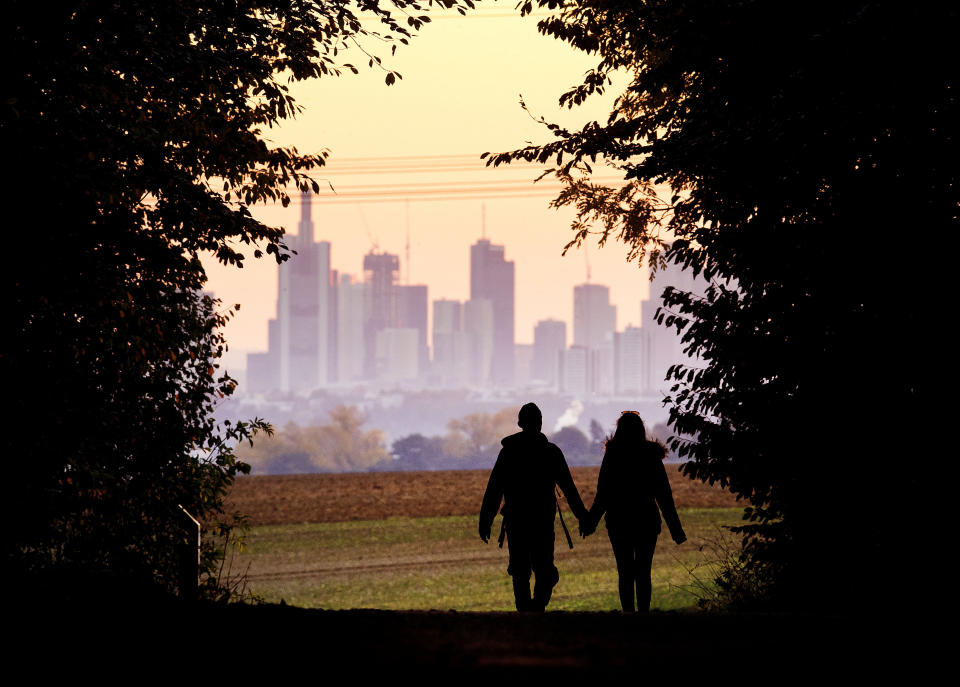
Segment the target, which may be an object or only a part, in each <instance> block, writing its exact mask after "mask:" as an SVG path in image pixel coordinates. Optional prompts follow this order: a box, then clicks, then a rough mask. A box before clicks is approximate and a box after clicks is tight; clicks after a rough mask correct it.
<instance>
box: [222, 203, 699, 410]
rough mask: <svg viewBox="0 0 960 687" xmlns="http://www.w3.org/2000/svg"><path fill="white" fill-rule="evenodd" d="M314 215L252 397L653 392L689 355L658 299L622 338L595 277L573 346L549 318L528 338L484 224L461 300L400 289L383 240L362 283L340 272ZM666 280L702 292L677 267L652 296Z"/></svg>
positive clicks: (303, 223) (424, 289) (577, 316)
mask: <svg viewBox="0 0 960 687" xmlns="http://www.w3.org/2000/svg"><path fill="white" fill-rule="evenodd" d="M311 209H312V204H311V203H310V202H303V203H301V207H300V222H299V224H298V229H299V231H298V233H297V234H296V235H293V236H292V237H291V239H290V243H291V248H292V249H294V250H295V251H296V254H295V255H294V256H293V257H291V259H290V260H289V261H288V262H287V263H285V265H284V266H283V268H282V269H280V270H279V271H278V275H277V284H278V297H277V301H276V311H275V317H274V318H271V319H269V320H268V322H267V326H266V329H267V332H268V345H267V347H266V350H264V351H259V352H250V353H249V354H248V355H247V360H246V365H245V366H244V368H245V369H244V373H245V374H244V375H243V378H244V382H245V383H244V386H245V387H246V388H245V389H243V390H246V391H249V392H251V393H257V392H265V391H271V390H280V391H285V392H290V391H301V392H303V391H306V392H310V391H312V390H314V389H319V388H326V387H333V386H337V385H338V384H340V385H353V384H357V383H362V384H373V385H374V386H382V385H383V384H388V385H389V384H400V385H403V386H407V387H410V386H411V385H413V386H419V387H421V388H490V389H494V388H500V389H509V388H520V387H523V386H529V385H531V384H532V385H534V386H537V387H540V388H544V389H553V390H555V391H558V392H563V393H573V394H575V395H577V396H581V397H586V396H589V395H592V394H600V395H611V394H615V393H617V392H619V391H621V390H629V391H631V392H633V393H641V394H650V393H654V392H655V391H656V390H657V382H658V381H659V380H660V379H662V376H663V372H665V370H666V367H667V366H668V365H670V364H672V363H674V362H678V361H679V360H680V359H681V358H682V353H681V351H680V348H679V342H677V341H674V340H673V339H675V338H676V336H675V335H674V334H673V333H672V332H671V331H669V330H664V329H662V328H660V327H657V326H656V325H655V323H654V322H653V320H652V319H651V313H652V308H651V305H652V304H651V303H650V302H649V301H640V302H638V303H637V312H638V315H639V316H640V317H639V318H638V319H640V320H641V321H640V327H639V328H637V327H632V326H631V325H626V326H625V328H624V330H623V331H621V330H620V329H619V328H618V327H617V307H616V306H615V305H613V304H612V303H611V289H610V287H609V286H607V285H605V284H597V283H592V282H585V283H583V284H577V285H575V286H574V287H573V289H572V301H573V327H572V332H573V342H572V345H570V346H569V347H568V346H567V336H566V333H567V331H568V328H567V325H566V323H565V322H563V321H560V320H555V319H552V318H549V317H546V318H542V319H539V320H537V323H536V325H535V327H534V341H533V343H532V344H524V343H518V342H517V341H516V338H515V302H516V299H517V291H516V289H515V270H516V268H517V264H516V263H515V262H514V261H513V260H508V259H507V256H508V251H507V247H506V246H505V245H502V244H495V243H493V242H491V241H490V240H489V239H487V238H486V231H485V226H484V227H483V234H482V236H481V237H480V238H479V239H477V240H476V241H475V242H474V243H473V244H472V245H470V247H469V273H468V274H467V275H465V278H466V279H468V280H469V284H470V298H469V299H467V300H465V301H462V302H461V301H458V300H455V299H450V298H446V297H445V296H444V295H443V294H441V295H440V296H439V297H434V298H430V294H429V289H428V286H427V285H425V284H409V283H406V284H404V283H400V275H401V273H402V271H403V269H404V267H405V266H406V265H404V261H401V259H400V257H399V256H398V255H395V254H392V253H389V252H386V251H383V250H378V247H377V246H376V245H374V246H372V247H371V250H370V251H369V252H368V253H367V254H366V255H364V257H363V262H362V264H363V276H362V278H358V277H356V276H354V275H349V274H340V273H339V272H338V271H337V270H336V269H333V268H332V266H331V265H332V260H331V256H332V254H333V252H334V250H333V245H332V243H331V242H330V241H324V240H316V238H315V237H316V232H315V225H314V222H313V218H312V213H311ZM409 260H410V252H409V250H408V251H407V254H406V256H405V261H406V262H407V263H409ZM408 273H409V272H408ZM586 276H587V278H588V279H589V276H590V272H589V268H588V269H587V275H586ZM667 284H670V285H674V286H683V287H685V288H694V287H695V286H696V284H695V283H694V282H693V281H692V280H691V279H690V278H689V277H688V276H686V275H682V274H680V272H679V271H678V270H676V269H668V270H666V271H665V272H663V273H661V274H660V275H658V280H657V282H655V283H654V290H655V291H654V292H655V293H660V292H661V291H662V286H664V285H667ZM431 311H432V313H433V318H432V322H431V321H430V318H429V316H428V315H429V313H430V312H431ZM644 316H645V317H644ZM643 319H646V320H647V321H646V326H643V325H644V322H643ZM236 371H237V372H239V370H236ZM657 375H659V377H658V376H657ZM621 377H622V378H621Z"/></svg>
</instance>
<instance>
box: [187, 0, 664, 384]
mask: <svg viewBox="0 0 960 687" xmlns="http://www.w3.org/2000/svg"><path fill="white" fill-rule="evenodd" d="M434 16H437V18H436V20H435V21H434V22H433V23H431V24H429V25H427V26H426V27H425V28H424V29H423V30H422V31H421V33H420V35H419V36H418V37H416V38H415V39H414V40H413V41H411V44H410V45H409V46H406V47H404V46H401V47H400V48H399V49H398V50H397V54H396V56H395V57H394V58H392V59H391V60H390V62H389V64H390V66H391V67H392V68H393V69H395V70H397V71H399V72H400V73H401V74H402V75H403V79H402V80H400V81H398V82H397V83H396V84H394V85H393V86H390V87H387V86H386V85H385V84H384V82H383V78H384V73H383V72H382V71H379V70H371V69H368V68H366V59H365V58H364V57H363V56H362V54H360V53H359V51H355V52H357V54H356V55H348V56H347V57H346V58H345V59H346V61H352V62H354V63H355V64H356V65H357V66H358V67H360V66H361V64H362V65H363V68H362V69H361V73H360V74H359V75H357V76H353V75H347V76H343V77H341V78H324V79H320V80H316V81H311V82H305V83H301V84H297V85H296V86H295V87H294V96H295V97H296V99H297V101H298V102H299V103H300V104H301V105H302V106H304V108H305V111H304V112H303V113H302V114H301V115H300V116H299V117H298V118H297V119H296V120H295V121H292V122H288V123H286V124H285V125H284V126H282V127H281V128H279V129H274V130H271V131H269V132H268V134H269V136H270V138H271V139H272V140H273V142H275V143H278V144H284V145H294V146H296V147H297V148H298V149H299V150H300V151H301V152H315V151H318V150H320V149H322V148H326V149H329V150H330V153H331V159H330V165H329V167H328V168H327V169H325V170H321V171H320V172H319V173H318V174H317V177H318V178H319V179H321V180H323V181H322V183H325V182H326V181H329V182H330V183H332V184H333V186H334V188H335V189H336V191H337V192H338V193H339V195H335V194H334V193H332V192H331V191H330V190H329V188H328V187H326V188H324V189H322V191H321V196H320V197H318V198H315V199H314V202H313V218H314V223H315V225H316V236H317V238H318V239H324V240H328V241H330V242H331V243H332V258H333V267H334V269H337V270H340V271H341V272H344V273H350V274H354V275H359V274H360V272H361V270H360V266H361V260H362V256H363V255H364V254H365V253H366V252H368V251H369V250H370V247H371V243H372V241H375V242H376V243H377V244H378V245H379V247H380V249H381V250H386V251H389V252H392V253H396V254H398V255H400V258H401V273H402V275H403V278H404V279H405V278H406V265H405V259H404V244H405V241H406V239H405V234H406V225H407V217H408V215H407V212H409V227H410V244H411V256H412V259H411V265H410V283H421V284H422V283H425V284H427V285H428V287H429V298H430V300H431V301H432V300H434V299H437V298H454V299H458V300H465V299H466V298H468V297H469V246H470V244H471V243H473V242H474V241H475V240H476V239H477V238H479V237H480V233H481V204H485V206H486V234H487V237H488V238H489V239H490V240H491V241H493V242H494V243H501V244H504V245H505V246H506V255H507V259H509V260H513V261H515V263H516V338H517V342H518V343H530V342H532V339H533V327H534V324H535V323H536V322H537V321H538V320H541V319H545V318H551V317H552V318H556V319H562V320H565V321H567V323H568V337H571V338H572V330H571V329H570V327H571V326H572V317H573V286H574V285H575V284H580V283H583V282H584V281H585V277H586V259H585V256H584V253H583V251H582V250H581V251H577V252H571V253H568V255H567V256H566V257H561V255H560V253H561V251H562V249H563V246H564V245H565V244H566V242H567V241H568V240H569V237H570V235H571V234H570V231H569V223H570V220H571V218H572V213H571V212H570V211H560V212H558V211H556V210H551V209H550V208H548V207H547V204H548V202H549V200H550V198H551V197H552V195H551V193H550V192H549V189H544V190H539V189H538V187H536V186H534V185H533V184H532V180H533V179H534V178H535V177H536V176H537V174H538V171H539V170H538V168H536V167H529V166H528V167H518V168H515V169H514V168H509V169H503V168H500V169H499V170H493V169H489V168H485V167H484V166H483V163H482V161H480V159H479V156H480V154H481V153H482V152H485V151H502V150H509V149H513V148H516V147H521V146H523V145H524V144H525V143H526V142H527V141H533V142H543V141H545V140H547V133H548V132H547V131H546V129H545V128H544V127H542V126H540V125H538V124H536V123H535V122H534V121H533V120H532V119H531V118H530V117H529V115H528V114H527V113H526V112H524V111H523V109H522V108H521V107H520V106H519V102H518V101H519V96H520V94H522V95H523V97H524V100H525V101H526V103H527V105H528V106H529V107H530V109H531V110H533V111H534V112H536V113H539V114H542V115H544V116H545V117H546V118H547V119H548V120H552V121H558V122H559V123H561V124H565V125H568V126H569V125H576V124H578V123H582V122H584V121H586V120H587V119H598V118H601V119H602V118H604V117H605V115H606V113H607V112H608V110H609V106H610V103H611V99H610V98H609V97H605V98H604V99H603V100H600V99H598V100H597V102H595V103H592V104H589V105H588V106H584V107H581V108H578V110H574V111H573V112H571V111H569V110H562V111H561V110H560V109H559V108H558V107H557V105H556V102H557V98H558V97H559V96H560V95H561V94H562V93H563V92H564V91H565V90H567V88H568V87H569V86H571V85H573V84H574V83H576V81H577V80H578V79H579V78H580V77H581V76H582V75H583V73H584V72H585V71H586V70H587V69H588V68H590V66H592V59H591V58H590V57H589V56H586V55H583V54H582V53H577V52H575V51H573V50H572V49H571V48H570V47H569V46H567V45H566V44H563V43H560V42H559V41H555V40H553V39H548V38H545V37H543V36H541V35H539V34H538V33H537V32H536V18H530V17H527V18H520V17H519V15H518V14H516V13H515V12H513V11H512V5H508V4H503V5H490V6H488V7H487V8H484V9H481V10H479V11H477V12H475V13H473V14H472V15H468V16H467V17H462V18H461V17H459V15H456V14H452V13H448V14H447V15H446V17H442V16H438V15H436V14H435V15H434ZM341 55H343V53H341ZM386 59H387V58H386V57H385V60H386ZM394 157H402V158H407V159H406V160H405V161H403V160H401V161H397V160H384V159H383V158H394ZM441 167H442V168H443V169H442V170H441V169H438V168H441ZM421 169H422V170H425V171H417V170H421ZM528 182H531V183H529V186H528ZM441 187H443V188H444V189H445V190H444V191H443V192H442V193H440V194H436V193H435V191H436V190H437V189H438V188H441ZM451 187H453V188H456V189H458V190H457V191H456V192H454V193H453V194H452V196H453V198H454V199H450V198H451V192H450V191H449V189H450V188H451ZM483 187H490V188H492V189H493V190H489V191H488V190H478V189H481V188H483ZM497 189H498V190H497ZM504 189H507V190H506V191H504ZM424 190H430V191H431V194H427V195H424V193H423V192H424ZM358 193H359V194H360V196H361V198H366V199H367V200H364V201H358V200H356V199H355V198H354V197H353V196H354V195H355V194H358ZM528 193H529V194H533V195H532V196H531V197H524V196H525V195H526V194H528ZM438 195H439V196H442V197H444V198H445V199H443V200H436V199H432V198H436V197H437V196H438ZM504 196H509V197H504ZM370 198H376V200H377V201H378V202H369V199H370ZM406 198H408V199H409V202H407V200H405V199H406ZM299 212H300V208H299V205H298V204H292V205H291V206H290V207H289V208H286V209H284V208H281V207H280V206H271V207H266V206H265V207H260V208H258V209H257V210H255V214H257V216H259V217H261V218H263V219H264V220H266V221H269V222H273V223H277V224H280V225H282V226H285V227H286V228H287V230H288V231H289V232H291V233H295V232H296V224H297V221H298V219H299ZM587 253H588V257H589V263H590V268H591V273H592V280H591V281H593V282H595V283H601V284H606V285H609V286H610V287H611V295H612V299H613V301H614V303H615V304H616V305H617V307H618V313H617V319H618V328H623V327H624V326H625V325H627V324H631V323H633V324H636V323H637V322H638V318H639V302H640V300H641V299H642V298H645V297H646V295H647V293H648V286H647V280H646V271H645V270H641V269H639V268H638V267H637V266H636V265H635V264H627V263H626V261H625V255H626V251H625V249H624V248H623V247H622V246H620V245H617V244H614V243H610V244H608V245H607V246H606V247H605V248H603V249H600V250H598V249H597V248H596V247H592V248H590V249H589V250H588V251H587ZM206 264H207V268H208V274H209V276H210V280H209V283H208V288H209V290H211V291H213V292H214V293H215V295H216V296H218V297H220V298H222V299H223V301H224V303H225V304H233V303H241V304H242V309H241V311H240V312H239V313H238V315H237V316H236V317H235V318H234V320H233V321H232V322H231V323H230V324H229V325H228V328H227V332H226V334H227V339H228V342H229V344H230V347H231V352H230V353H229V354H228V357H227V361H226V362H227V364H228V366H232V365H237V366H238V367H243V366H244V365H245V361H244V359H243V357H242V356H243V354H244V353H245V352H247V351H251V350H263V349H265V347H266V339H267V319H269V318H270V317H273V316H274V312H275V301H276V290H277V266H276V265H275V264H274V263H273V262H272V261H268V260H259V261H256V260H253V259H252V256H251V259H250V260H248V261H247V266H246V267H244V268H243V269H242V270H237V269H235V268H224V267H221V266H220V265H217V264H216V263H215V262H214V261H210V260H208V261H207V263H206Z"/></svg>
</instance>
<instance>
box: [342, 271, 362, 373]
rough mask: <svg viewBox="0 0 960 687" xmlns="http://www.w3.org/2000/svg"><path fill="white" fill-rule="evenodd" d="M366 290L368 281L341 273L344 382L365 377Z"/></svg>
mask: <svg viewBox="0 0 960 687" xmlns="http://www.w3.org/2000/svg"><path fill="white" fill-rule="evenodd" d="M366 290H367V285H366V284H364V283H362V282H359V281H355V280H354V279H353V278H352V277H351V276H350V275H349V274H343V275H340V286H339V288H338V289H337V374H338V377H337V379H338V380H339V381H341V382H356V381H359V380H361V379H363V376H364V368H363V366H364V362H365V359H366V357H365V355H364V350H365V342H364V326H365V324H366V321H367V317H366V310H365V308H366V300H367V299H366Z"/></svg>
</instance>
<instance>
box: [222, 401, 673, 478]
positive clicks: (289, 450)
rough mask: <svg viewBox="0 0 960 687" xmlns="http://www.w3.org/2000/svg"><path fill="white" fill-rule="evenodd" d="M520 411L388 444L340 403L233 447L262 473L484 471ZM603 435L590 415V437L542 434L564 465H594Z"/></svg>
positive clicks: (664, 435)
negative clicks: (316, 418)
mask: <svg viewBox="0 0 960 687" xmlns="http://www.w3.org/2000/svg"><path fill="white" fill-rule="evenodd" d="M518 410H519V409H518V408H505V409H503V410H501V411H499V412H496V413H472V414H470V415H466V416H465V417H462V418H456V419H452V420H450V421H449V422H448V423H447V432H446V434H444V435H443V436H429V437H428V436H424V435H422V434H416V433H415V434H409V435H407V436H404V437H401V438H399V439H397V440H396V441H394V442H393V443H392V445H391V446H390V448H389V449H388V448H387V446H386V441H385V439H384V435H383V432H382V431H380V430H379V429H364V425H365V424H366V418H365V417H364V416H363V414H362V413H361V412H360V410H358V409H357V408H356V407H355V406H348V405H341V406H338V407H336V408H334V409H333V410H332V411H330V413H329V418H328V420H327V422H326V423H325V424H312V425H309V426H304V427H301V426H300V425H298V424H296V423H294V422H290V423H288V424H287V425H285V426H284V427H283V428H281V429H279V430H278V431H277V432H276V433H275V434H274V436H272V437H263V438H258V439H257V441H256V443H255V444H254V445H253V446H249V445H246V444H245V445H243V446H241V447H238V449H237V454H238V457H239V458H240V459H241V460H244V461H246V462H248V463H250V465H251V466H252V470H253V473H254V474H260V475H283V474H304V473H315V472H376V471H381V472H394V471H406V470H471V469H483V468H486V469H489V468H490V467H492V466H493V463H494V461H495V460H496V458H497V454H498V453H499V451H500V440H501V439H503V437H505V436H508V435H510V434H513V433H515V432H518V431H519V428H518V427H517V423H516V420H517V411H518ZM648 434H649V435H650V438H651V439H657V440H659V441H660V442H661V443H664V444H666V440H667V439H668V438H669V436H670V433H669V429H668V428H667V426H666V425H656V426H654V427H652V428H650V429H649V430H648ZM608 435H609V432H608V431H607V430H605V429H604V428H603V426H602V425H601V424H600V423H599V422H598V421H597V420H591V421H590V426H589V435H588V434H585V433H584V432H583V431H581V430H580V429H579V428H577V427H576V426H568V427H563V428H562V429H560V430H559V431H557V432H554V433H552V434H547V436H548V438H549V439H550V441H552V442H553V443H555V444H556V445H557V446H559V447H560V449H561V450H562V451H563V454H564V456H566V459H567V463H568V464H569V465H599V464H600V460H601V459H602V458H603V446H604V442H605V441H606V439H607V437H608ZM668 460H669V458H668Z"/></svg>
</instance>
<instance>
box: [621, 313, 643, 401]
mask: <svg viewBox="0 0 960 687" xmlns="http://www.w3.org/2000/svg"><path fill="white" fill-rule="evenodd" d="M613 348H614V361H615V369H614V378H615V380H616V381H615V389H614V391H615V392H616V393H617V394H642V393H646V391H647V390H648V389H649V388H650V343H649V332H647V330H646V329H643V328H641V327H627V328H626V329H624V330H623V331H622V332H618V333H617V334H616V335H615V336H614V347H613Z"/></svg>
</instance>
